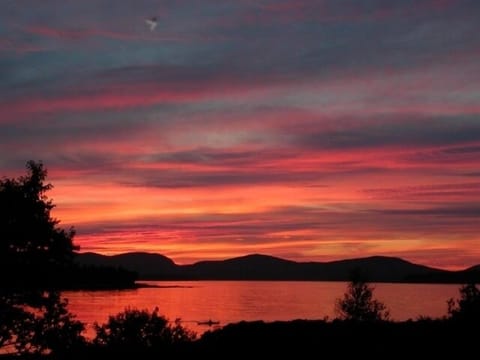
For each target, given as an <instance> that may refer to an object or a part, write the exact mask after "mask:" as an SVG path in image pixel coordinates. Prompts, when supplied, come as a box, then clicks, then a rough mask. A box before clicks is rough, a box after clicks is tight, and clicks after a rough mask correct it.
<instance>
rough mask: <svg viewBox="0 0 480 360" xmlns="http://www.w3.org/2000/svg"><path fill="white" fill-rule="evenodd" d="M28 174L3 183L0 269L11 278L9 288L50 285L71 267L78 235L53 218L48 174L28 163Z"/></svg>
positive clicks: (0, 191)
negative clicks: (56, 277)
mask: <svg viewBox="0 0 480 360" xmlns="http://www.w3.org/2000/svg"><path fill="white" fill-rule="evenodd" d="M27 171H28V174H27V175H26V176H22V177H19V178H18V179H9V178H4V179H2V180H0V239H1V241H0V264H1V265H0V266H1V270H2V271H4V272H3V273H7V272H8V274H10V276H8V277H7V278H6V279H5V280H6V284H5V285H6V286H10V287H17V288H22V289H23V288H26V287H29V288H30V287H43V286H45V285H50V284H49V283H50V282H51V281H52V278H51V277H52V276H53V275H54V274H55V273H58V272H59V271H61V270H62V269H63V268H65V267H68V266H69V265H70V264H71V263H72V259H73V256H74V250H76V249H77V247H76V246H75V245H74V244H73V237H74V235H75V231H74V229H73V228H70V229H69V230H64V229H61V228H59V227H58V226H57V225H58V223H59V221H58V220H57V219H54V218H53V217H52V216H51V213H50V212H51V210H52V209H53V208H54V206H55V205H54V204H53V202H52V200H50V199H48V197H47V196H46V192H47V191H48V190H50V189H52V185H51V184H46V183H45V179H46V177H47V170H46V169H45V168H44V167H43V164H42V163H41V162H34V161H29V162H28V163H27Z"/></svg>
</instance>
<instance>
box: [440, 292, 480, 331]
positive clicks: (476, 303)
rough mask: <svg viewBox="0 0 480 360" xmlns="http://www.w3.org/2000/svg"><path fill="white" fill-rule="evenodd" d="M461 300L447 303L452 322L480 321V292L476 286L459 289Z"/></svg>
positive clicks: (451, 300) (452, 300) (450, 300)
mask: <svg viewBox="0 0 480 360" xmlns="http://www.w3.org/2000/svg"><path fill="white" fill-rule="evenodd" d="M459 292H460V299H457V300H454V299H453V298H451V299H449V300H448V301H447V305H448V315H449V317H450V319H452V320H458V321H464V322H479V321H480V290H479V289H478V287H477V286H476V285H475V284H473V283H472V284H467V285H463V286H461V287H460V289H459Z"/></svg>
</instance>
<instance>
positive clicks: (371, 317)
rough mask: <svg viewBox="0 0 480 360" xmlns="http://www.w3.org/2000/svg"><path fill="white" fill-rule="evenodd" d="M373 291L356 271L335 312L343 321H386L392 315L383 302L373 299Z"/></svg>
mask: <svg viewBox="0 0 480 360" xmlns="http://www.w3.org/2000/svg"><path fill="white" fill-rule="evenodd" d="M373 290H374V288H373V287H371V286H370V285H369V284H368V283H367V282H365V280H363V278H362V276H361V274H360V273H359V272H358V271H356V272H355V273H354V274H353V275H352V280H351V281H350V283H349V284H348V287H347V291H346V293H345V294H344V296H343V298H342V299H337V300H336V304H335V311H336V313H337V314H338V317H339V318H340V319H342V320H353V321H385V320H388V319H389V317H390V313H389V311H388V309H387V307H386V306H385V304H383V303H382V302H380V301H378V300H376V299H374V298H373Z"/></svg>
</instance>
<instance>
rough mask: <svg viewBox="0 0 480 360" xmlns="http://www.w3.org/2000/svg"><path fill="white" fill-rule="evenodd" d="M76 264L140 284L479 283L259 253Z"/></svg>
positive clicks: (479, 270)
mask: <svg viewBox="0 0 480 360" xmlns="http://www.w3.org/2000/svg"><path fill="white" fill-rule="evenodd" d="M76 261H77V263H79V264H81V265H95V266H114V267H123V268H125V269H127V270H131V271H135V272H137V273H138V275H139V278H140V279H144V280H311V281H348V280H350V276H351V274H352V271H354V270H360V271H361V273H362V274H363V276H364V277H365V278H366V280H367V281H372V282H425V283H431V282H432V283H464V282H471V281H473V280H475V281H479V280H480V265H478V266H474V267H471V268H468V269H465V270H462V271H448V270H442V269H436V268H432V267H428V266H424V265H419V264H414V263H411V262H409V261H406V260H403V259H400V258H395V257H386V256H371V257H365V258H357V259H347V260H338V261H330V262H296V261H290V260H285V259H281V258H278V257H273V256H269V255H262V254H251V255H246V256H241V257H235V258H231V259H226V260H215V261H200V262H197V263H194V264H190V265H177V264H175V263H174V262H173V261H172V260H171V259H170V258H168V257H166V256H164V255H160V254H153V253H146V252H133V253H125V254H120V255H113V256H106V255H100V254H96V253H81V254H78V255H77V257H76Z"/></svg>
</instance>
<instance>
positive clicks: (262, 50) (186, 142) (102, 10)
mask: <svg viewBox="0 0 480 360" xmlns="http://www.w3.org/2000/svg"><path fill="white" fill-rule="evenodd" d="M2 7H3V9H5V11H2V13H1V14H0V35H1V36H0V74H1V76H2V79H3V81H2V83H0V95H1V96H0V154H1V155H0V169H1V173H0V176H7V177H14V176H18V175H21V174H23V173H24V165H25V162H26V161H27V160H30V159H32V160H42V161H43V162H44V164H45V167H46V168H47V170H48V172H49V176H48V180H49V182H51V183H52V184H53V185H54V189H53V190H52V191H51V192H50V194H49V195H50V196H51V197H52V198H53V200H54V203H55V204H56V205H57V207H56V208H55V209H54V213H53V214H54V216H55V217H57V218H58V219H59V220H60V221H61V223H60V225H61V226H63V227H68V226H74V227H75V228H76V230H77V235H76V237H75V242H76V243H77V244H78V245H80V247H81V251H82V252H84V251H85V252H86V251H95V252H98V253H102V254H116V253H121V252H128V251H148V252H157V253H161V254H163V255H166V256H168V257H170V258H172V259H173V260H174V261H175V262H176V263H179V264H185V263H191V262H194V261H197V260H211V259H225V258H228V257H235V256H242V255H246V254H249V253H264V254H268V255H273V256H278V257H282V258H285V259H290V260H296V261H330V260H339V259H344V258H354V257H364V256H372V255H385V256H398V257H402V258H404V259H406V260H409V261H412V262H416V263H420V264H424V265H429V266H435V267H440V268H448V269H463V268H466V267H469V266H472V265H477V264H480V233H479V231H478V230H479V226H478V224H479V223H480V206H479V204H480V105H479V104H480V62H479V61H478V58H479V56H480V45H479V43H478V34H479V32H480V23H479V22H478V18H479V17H480V3H478V2H476V1H472V0H422V1H409V0H405V1H391V2H385V1H381V0H368V1H364V2H361V3H360V2H358V1H355V0H347V1H343V2H337V1H334V0H319V1H302V0H284V1H280V2H279V1H273V0H272V1H270V0H264V1H255V2H252V1H244V0H240V1H234V2H229V1H227V2H222V4H219V3H218V2H215V1H209V0H207V1H204V2H202V4H201V5H199V4H198V3H196V2H190V1H187V2H182V3H181V4H180V3H178V2H171V1H155V2H153V1H150V0H140V1H135V3H131V2H130V1H124V2H121V3H118V2H115V4H114V3H113V0H101V1H93V0H85V1H82V2H78V3H64V2H61V1H58V0H52V1H48V2H45V3H42V5H41V6H38V4H36V3H34V2H33V1H32V0H26V1H24V2H22V5H20V4H19V3H18V2H5V4H2ZM28 9H34V10H28ZM112 9H115V11H112ZM154 15H155V16H157V17H158V19H159V23H158V26H157V27H156V28H155V30H154V31H150V30H149V29H148V28H147V27H146V26H145V23H144V19H145V18H149V17H151V16H154Z"/></svg>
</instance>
